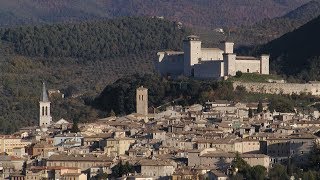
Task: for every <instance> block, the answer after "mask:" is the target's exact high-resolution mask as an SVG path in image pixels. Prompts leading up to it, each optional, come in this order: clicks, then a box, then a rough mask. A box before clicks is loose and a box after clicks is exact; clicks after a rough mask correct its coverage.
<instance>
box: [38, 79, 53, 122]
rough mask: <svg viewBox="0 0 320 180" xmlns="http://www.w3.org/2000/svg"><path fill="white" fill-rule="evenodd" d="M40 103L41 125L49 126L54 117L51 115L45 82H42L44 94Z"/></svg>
mask: <svg viewBox="0 0 320 180" xmlns="http://www.w3.org/2000/svg"><path fill="white" fill-rule="evenodd" d="M39 105H40V106H39V108H40V109H39V126H40V127H48V126H49V125H50V123H51V121H52V117H51V115H50V101H49V98H48V93H47V89H46V85H45V83H44V82H43V83H42V94H41V98H40V102H39Z"/></svg>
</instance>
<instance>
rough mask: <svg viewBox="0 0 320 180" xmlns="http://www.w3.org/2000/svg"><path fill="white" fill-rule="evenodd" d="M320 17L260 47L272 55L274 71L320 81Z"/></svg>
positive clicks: (261, 50) (306, 79) (260, 51)
mask: <svg viewBox="0 0 320 180" xmlns="http://www.w3.org/2000/svg"><path fill="white" fill-rule="evenodd" d="M319 29H320V16H318V17H317V18H315V19H313V20H312V21H310V22H308V23H307V24H305V25H303V26H301V27H300V28H298V29H296V30H294V31H292V32H289V33H287V34H285V35H283V36H281V37H280V38H278V39H275V40H273V41H271V42H269V43H267V44H265V45H263V46H261V47H260V50H259V53H267V52H268V53H270V54H271V65H272V69H273V70H274V71H276V72H278V73H283V74H286V75H288V76H295V77H298V78H299V79H303V80H305V81H309V80H320V71H319V68H320V58H319V57H320V46H319V41H320V35H319Z"/></svg>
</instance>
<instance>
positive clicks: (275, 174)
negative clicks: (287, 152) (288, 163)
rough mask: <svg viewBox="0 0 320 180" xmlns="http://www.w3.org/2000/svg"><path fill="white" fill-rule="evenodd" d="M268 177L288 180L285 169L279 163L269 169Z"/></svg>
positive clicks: (274, 179)
mask: <svg viewBox="0 0 320 180" xmlns="http://www.w3.org/2000/svg"><path fill="white" fill-rule="evenodd" d="M269 178H270V179H272V180H288V179H289V176H288V174H287V169H286V167H285V166H283V165H281V164H275V165H274V166H273V168H272V169H270V171H269Z"/></svg>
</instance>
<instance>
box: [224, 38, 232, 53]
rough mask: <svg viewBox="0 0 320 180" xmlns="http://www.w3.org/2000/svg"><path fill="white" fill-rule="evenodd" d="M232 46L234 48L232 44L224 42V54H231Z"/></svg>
mask: <svg viewBox="0 0 320 180" xmlns="http://www.w3.org/2000/svg"><path fill="white" fill-rule="evenodd" d="M233 46H234V43H233V42H228V41H225V42H224V53H225V54H233Z"/></svg>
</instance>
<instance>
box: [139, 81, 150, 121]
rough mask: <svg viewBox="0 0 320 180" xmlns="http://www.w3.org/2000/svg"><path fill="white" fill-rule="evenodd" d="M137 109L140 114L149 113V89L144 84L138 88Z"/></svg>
mask: <svg viewBox="0 0 320 180" xmlns="http://www.w3.org/2000/svg"><path fill="white" fill-rule="evenodd" d="M136 110H137V113H138V114H141V115H144V116H147V115H148V89H147V88H144V87H143V86H140V87H139V88H137V93H136Z"/></svg>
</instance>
